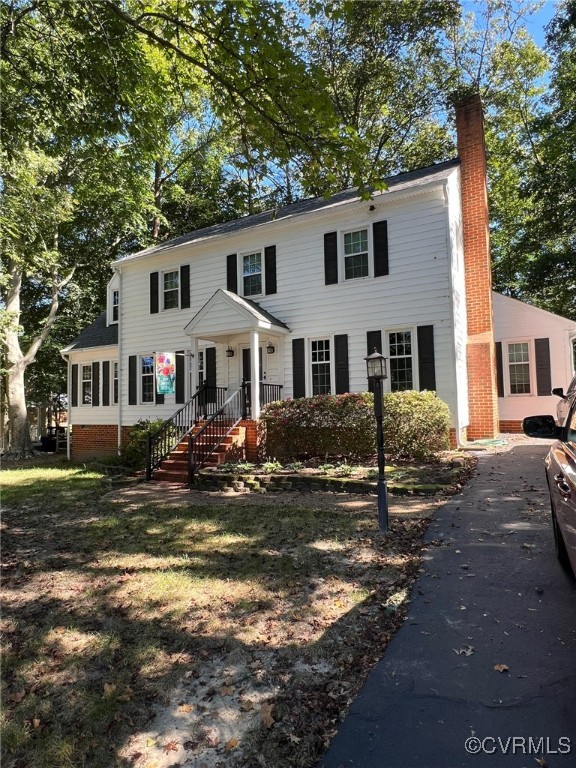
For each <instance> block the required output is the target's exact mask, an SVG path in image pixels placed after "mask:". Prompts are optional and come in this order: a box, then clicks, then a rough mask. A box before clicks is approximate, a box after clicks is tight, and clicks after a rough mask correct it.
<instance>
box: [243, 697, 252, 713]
mask: <svg viewBox="0 0 576 768" xmlns="http://www.w3.org/2000/svg"><path fill="white" fill-rule="evenodd" d="M240 709H241V710H242V712H251V711H252V710H253V709H254V702H253V701H250V699H244V701H241V702H240Z"/></svg>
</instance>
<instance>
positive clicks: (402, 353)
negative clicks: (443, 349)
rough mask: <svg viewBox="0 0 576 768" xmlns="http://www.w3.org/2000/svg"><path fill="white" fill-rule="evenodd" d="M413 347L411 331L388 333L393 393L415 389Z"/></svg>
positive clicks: (391, 388)
mask: <svg viewBox="0 0 576 768" xmlns="http://www.w3.org/2000/svg"><path fill="white" fill-rule="evenodd" d="M413 346H414V345H413V342H412V331H411V330H405V331H390V332H389V333H388V352H389V355H390V390H391V391H392V392H402V391H404V390H407V389H415V386H414V371H415V366H414V351H413Z"/></svg>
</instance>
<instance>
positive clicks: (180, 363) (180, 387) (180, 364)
mask: <svg viewBox="0 0 576 768" xmlns="http://www.w3.org/2000/svg"><path fill="white" fill-rule="evenodd" d="M185 369H186V358H185V357H184V352H176V402H177V403H180V404H181V403H184V402H186V400H185V387H184V374H185Z"/></svg>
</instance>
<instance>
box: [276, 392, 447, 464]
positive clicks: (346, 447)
mask: <svg viewBox="0 0 576 768" xmlns="http://www.w3.org/2000/svg"><path fill="white" fill-rule="evenodd" d="M262 421H263V424H264V427H265V435H266V438H265V450H266V452H267V454H268V455H270V456H277V457H279V458H280V457H282V458H288V459H289V458H302V457H310V456H320V457H324V456H338V455H345V456H351V457H354V458H366V457H368V456H371V455H373V454H374V453H375V451H376V424H375V417H374V397H373V395H372V394H370V393H366V392H363V393H357V394H346V395H320V396H318V397H302V398H298V399H296V400H283V401H280V402H276V403H270V404H269V405H267V406H265V407H264V409H263V412H262ZM383 428H384V448H385V452H386V453H387V454H389V455H391V456H392V457H393V458H399V459H407V458H413V459H416V460H425V459H430V458H433V457H434V455H435V454H436V453H437V452H438V451H442V450H446V449H447V448H448V447H449V432H450V410H449V408H448V406H447V405H446V403H444V402H443V401H442V400H440V398H438V397H437V396H436V394H435V393H434V392H415V391H407V392H388V393H386V394H385V395H384V418H383ZM326 466H328V465H326ZM330 466H331V465H330Z"/></svg>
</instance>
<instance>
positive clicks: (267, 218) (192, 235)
mask: <svg viewBox="0 0 576 768" xmlns="http://www.w3.org/2000/svg"><path fill="white" fill-rule="evenodd" d="M459 163H460V161H459V159H458V158H454V159H452V160H446V161H444V162H442V163H437V164H435V165H431V166H428V167H426V168H419V169H417V170H415V171H408V172H407V173H399V174H397V175H396V176H390V177H388V178H387V179H384V183H385V184H386V187H387V191H394V190H398V189H404V188H409V187H412V186H417V185H418V183H424V182H426V181H428V180H431V179H432V178H433V177H434V176H438V177H439V178H440V177H441V176H443V175H444V174H445V172H446V170H447V169H449V168H452V167H455V166H457V165H459ZM358 197H359V193H358V189H357V188H356V187H354V188H352V189H345V190H343V191H342V192H338V193H337V194H335V195H333V196H332V197H330V198H324V197H314V198H310V199H308V200H301V201H300V202H298V203H292V204H291V205H286V206H284V207H282V208H277V209H271V210H269V211H263V212H262V213H255V214H253V215H252V216H243V217H242V218H240V219H234V220H233V221H225V222H223V223H222V224H214V225H213V226H211V227H204V229H197V230H195V231H194V232H188V233H187V234H185V235H181V236H180V237H175V238H173V239H172V240H167V241H166V242H165V243H161V244H160V245H155V246H153V247H151V248H147V249H145V250H143V251H139V252H138V253H133V254H130V255H129V256H125V257H124V258H123V259H121V261H126V260H128V259H134V258H137V257H139V256H144V255H150V254H153V253H160V252H161V251H165V250H166V249H168V248H174V247H175V246H179V245H185V244H186V243H193V242H195V241H197V240H203V239H206V238H208V237H218V236H219V235H227V234H232V233H233V232H239V231H241V230H243V229H249V228H250V227H257V226H259V225H261V224H268V223H269V222H272V221H279V220H281V219H288V218H291V217H294V216H301V215H302V214H306V213H311V212H312V211H318V210H321V209H322V208H330V207H331V206H334V205H338V204H339V203H345V202H348V201H352V200H355V199H357V198H358Z"/></svg>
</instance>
